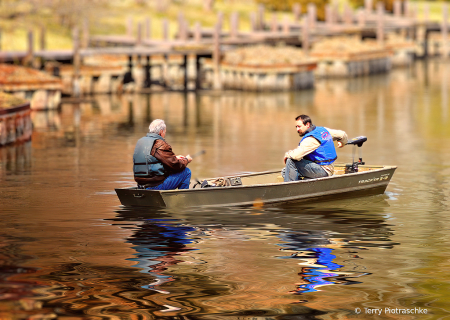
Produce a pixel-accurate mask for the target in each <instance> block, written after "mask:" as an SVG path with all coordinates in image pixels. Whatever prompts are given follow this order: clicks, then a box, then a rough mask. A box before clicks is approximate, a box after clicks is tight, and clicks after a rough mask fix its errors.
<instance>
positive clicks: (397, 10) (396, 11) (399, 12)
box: [394, 0, 402, 18]
mask: <svg viewBox="0 0 450 320" xmlns="http://www.w3.org/2000/svg"><path fill="white" fill-rule="evenodd" d="M401 15H402V3H401V2H400V0H395V1H394V17H396V18H400V17H401Z"/></svg>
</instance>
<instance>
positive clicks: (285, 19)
mask: <svg viewBox="0 0 450 320" xmlns="http://www.w3.org/2000/svg"><path fill="white" fill-rule="evenodd" d="M290 31H291V28H290V27H289V17H288V16H287V15H284V17H283V33H284V34H288V33H289V32H290Z"/></svg>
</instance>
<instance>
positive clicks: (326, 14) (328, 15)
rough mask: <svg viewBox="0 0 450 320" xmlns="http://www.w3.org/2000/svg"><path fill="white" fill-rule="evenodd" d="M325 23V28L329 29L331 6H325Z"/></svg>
mask: <svg viewBox="0 0 450 320" xmlns="http://www.w3.org/2000/svg"><path fill="white" fill-rule="evenodd" d="M325 22H326V25H327V27H331V25H332V24H333V22H334V21H333V9H332V8H331V5H329V4H327V5H326V6H325Z"/></svg>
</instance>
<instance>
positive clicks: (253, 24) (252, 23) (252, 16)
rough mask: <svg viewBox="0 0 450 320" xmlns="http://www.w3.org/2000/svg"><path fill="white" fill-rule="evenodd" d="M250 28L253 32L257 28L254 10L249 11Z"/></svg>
mask: <svg viewBox="0 0 450 320" xmlns="http://www.w3.org/2000/svg"><path fill="white" fill-rule="evenodd" d="M250 28H251V30H252V31H253V32H254V31H256V30H257V25H256V13H254V12H252V13H250Z"/></svg>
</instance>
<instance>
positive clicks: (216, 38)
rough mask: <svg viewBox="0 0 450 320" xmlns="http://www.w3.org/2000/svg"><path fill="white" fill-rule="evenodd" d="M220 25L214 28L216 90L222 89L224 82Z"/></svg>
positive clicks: (214, 82)
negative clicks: (221, 70)
mask: <svg viewBox="0 0 450 320" xmlns="http://www.w3.org/2000/svg"><path fill="white" fill-rule="evenodd" d="M219 27H220V26H219V25H218V24H216V26H215V28H214V49H213V68H214V79H213V88H214V89H215V90H220V89H222V81H221V79H220V29H219Z"/></svg>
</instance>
